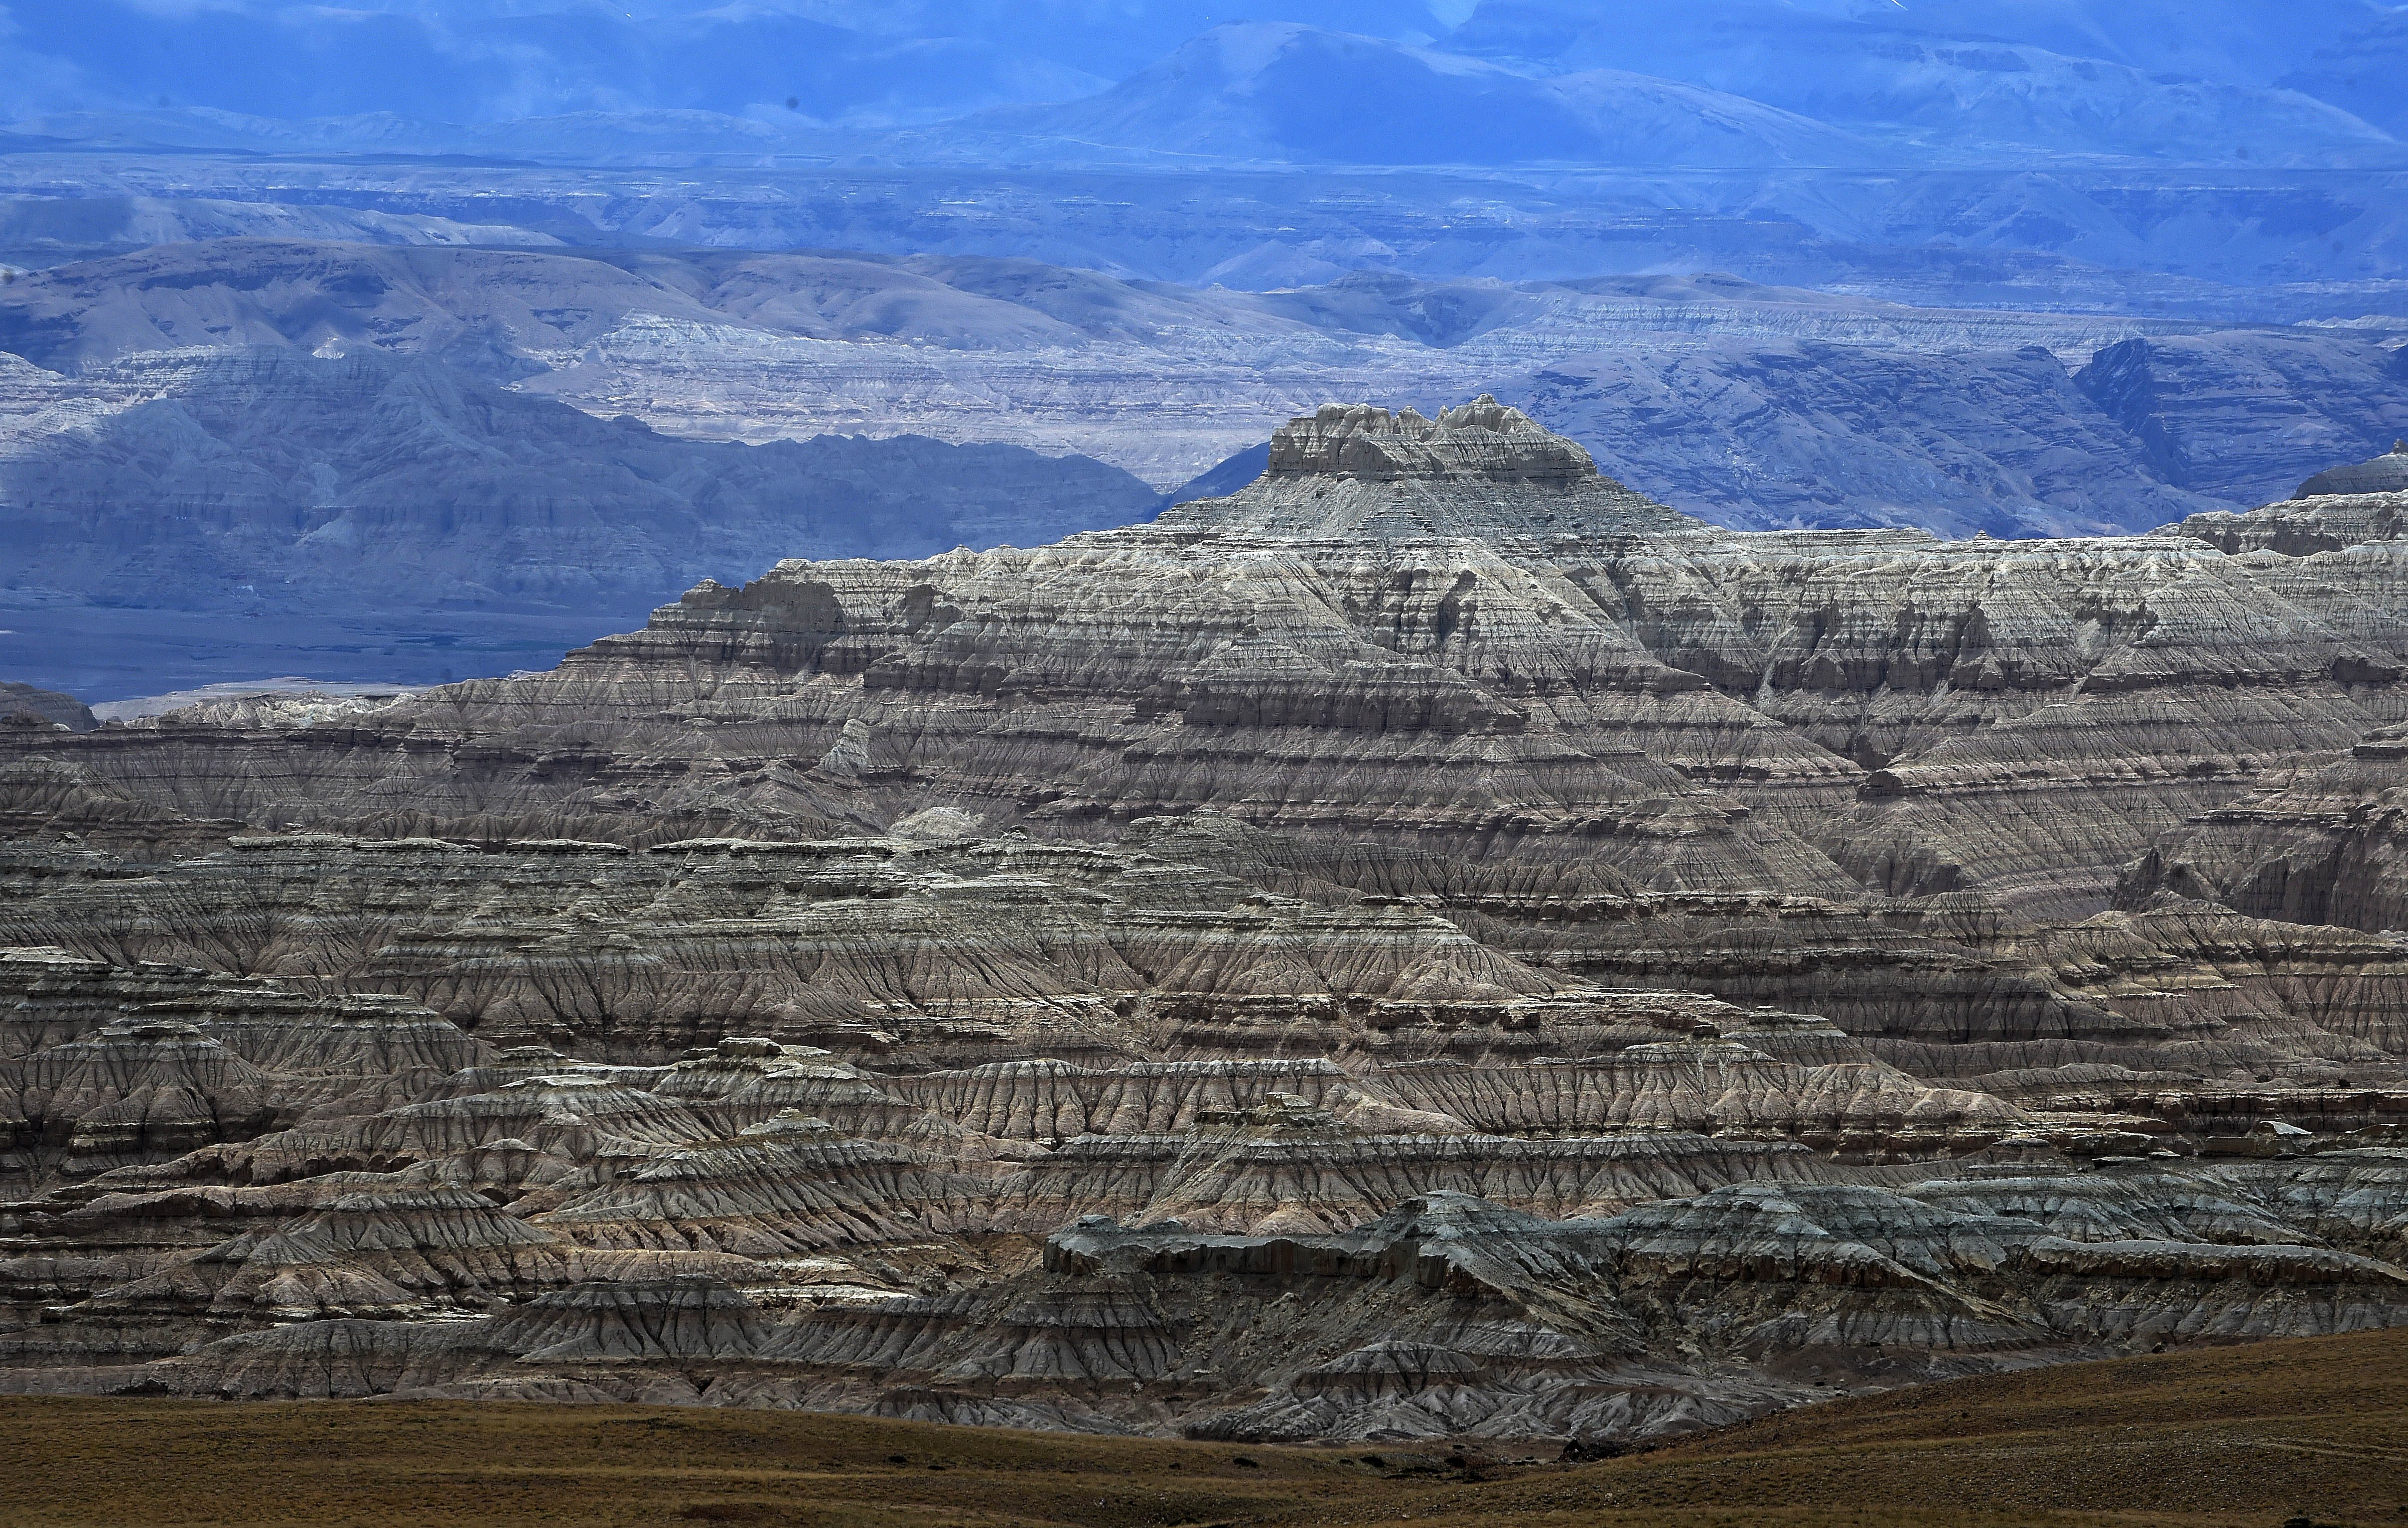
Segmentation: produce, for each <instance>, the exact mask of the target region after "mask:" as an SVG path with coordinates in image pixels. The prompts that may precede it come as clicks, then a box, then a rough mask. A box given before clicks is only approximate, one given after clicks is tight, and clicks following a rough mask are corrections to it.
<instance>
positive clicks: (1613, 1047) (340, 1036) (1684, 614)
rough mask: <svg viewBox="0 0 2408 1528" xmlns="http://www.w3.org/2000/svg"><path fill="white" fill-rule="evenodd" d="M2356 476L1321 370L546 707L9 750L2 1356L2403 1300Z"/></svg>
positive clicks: (617, 645)
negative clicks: (2153, 523) (2143, 519)
mask: <svg viewBox="0 0 2408 1528" xmlns="http://www.w3.org/2000/svg"><path fill="white" fill-rule="evenodd" d="M2369 470H2370V472H2372V474H2373V476H2372V477H2371V478H2369V479H2368V481H2369V482H2376V480H2380V482H2379V483H2377V486H2378V487H2379V488H2380V490H2381V491H2379V492H2375V493H2372V494H2356V495H2349V496H2341V497H2335V496H2332V495H2328V494H2318V495H2312V496H2311V497H2305V498H2302V499H2299V500H2294V501H2289V502H2286V503H2284V504H2281V505H2276V506H2270V507H2269V508H2268V509H2267V510H2264V511H2258V512H2253V513H2251V514H2247V515H2223V514H2218V515H2204V516H2199V517H2195V518H2194V519H2192V520H2190V521H2186V522H2184V523H2183V524H2182V525H2180V526H2170V527H2167V528H2166V529H2165V530H2164V531H2161V532H2160V533H2158V534H2157V535H2154V536H2151V537H2145V538H2134V539H2128V540H2098V541H2043V542H2014V543H2004V542H1988V541H1972V542H1941V541H1934V540H1931V539H1929V538H1927V537H1923V536H1920V535H1908V534H1899V533H1888V532H1880V533H1786V534H1772V535H1738V534H1733V533H1729V532H1725V531H1719V530H1715V529H1713V528H1711V527H1707V526H1702V525H1699V523H1697V522H1694V521H1690V520H1688V519H1686V518H1685V517H1683V516H1680V515H1678V514H1676V513H1674V512H1671V511H1669V510H1666V509H1664V508H1663V507H1661V506H1659V505H1655V504H1652V503H1650V502H1649V501H1647V500H1646V499H1645V498H1643V497H1641V496H1639V495H1636V494H1633V493H1630V492H1629V491H1628V490H1627V489H1625V488H1623V487H1621V486H1620V485H1618V484H1615V483H1613V482H1611V481H1610V480H1607V479H1604V478H1602V477H1600V476H1599V475H1598V473H1597V471H1596V469H1595V468H1594V466H1593V465H1592V464H1591V463H1590V462H1589V460H1588V458H1587V456H1586V454H1584V453H1583V452H1582V451H1581V450H1580V448H1579V447H1578V446H1576V445H1573V444H1571V443H1570V442H1569V441H1565V440H1560V439H1559V438H1556V437H1554V436H1551V435H1549V434H1547V433H1546V432H1545V431H1543V430H1541V429H1540V428H1538V427H1537V426H1536V425H1532V424H1531V423H1530V422H1529V421H1528V420H1527V419H1525V418H1523V417H1522V416H1521V415H1519V414H1518V413H1516V412H1514V411H1512V410H1509V409H1503V408H1500V407H1498V406H1497V405H1496V404H1494V403H1493V402H1491V401H1489V400H1486V399H1483V400H1480V401H1478V402H1476V403H1474V404H1471V405H1467V406H1465V407H1464V408H1461V409H1456V410H1450V411H1446V412H1445V413H1444V414H1443V415H1441V417H1440V418H1438V419H1435V420H1431V419H1425V418H1422V417H1421V416H1419V415H1416V414H1412V413H1411V412H1410V411H1408V412H1406V413H1404V414H1390V413H1387V412H1386V411H1379V410H1369V409H1360V408H1353V409H1349V408H1334V407H1333V408H1328V409H1324V410H1323V411H1321V412H1320V413H1318V414H1317V415H1313V416H1309V417H1307V418H1304V419H1300V420H1298V421H1297V422H1296V423H1295V424H1294V425H1291V426H1289V427H1288V428H1287V429H1286V430H1283V432H1282V433H1281V435H1280V437H1279V439H1278V440H1276V441H1275V442H1274V446H1273V450H1272V453H1271V459H1270V466H1269V470H1268V471H1267V472H1266V473H1265V475H1264V476H1263V478H1262V479H1261V480H1260V481H1258V482H1257V483H1254V484H1253V485H1252V486H1250V487H1248V488H1247V489H1245V490H1244V491H1243V492H1241V493H1240V494H1238V495H1236V496H1234V497H1230V498H1226V499H1221V500H1213V501H1207V502H1202V503H1197V504H1192V505H1186V506H1183V507H1181V508H1180V509H1178V510H1176V511H1173V512H1169V513H1168V514H1166V515H1165V516H1164V517H1163V518H1162V520H1161V521H1159V522H1158V523H1156V524H1154V525H1153V526H1141V527H1132V528H1130V529H1127V530H1122V531H1113V532H1106V533H1100V534H1095V535H1087V536H1081V537H1074V538H1072V539H1070V540H1069V541H1064V542H1061V543H1058V544H1057V545H1055V546H1052V547H1047V548H1039V549H1035V550H1015V549H1010V548H1006V549H1001V550H998V551H996V552H992V553H982V554H973V553H968V552H959V553H954V554H952V555H947V556H944V557H938V558H932V559H927V560H925V561H922V562H914V563H872V562H834V563H792V562H790V563H785V564H781V566H780V567H779V568H778V569H775V570H773V571H772V572H771V573H769V574H768V575H767V576H765V577H764V578H762V579H760V580H757V581H755V582H754V583H753V584H748V585H746V586H745V587H743V588H741V589H729V588H722V587H720V586H717V585H714V584H706V585H705V586H703V587H701V588H699V589H697V590H695V591H694V592H692V593H690V594H689V595H687V596H686V597H685V598H683V599H682V600H681V601H680V602H679V603H678V604H677V605H674V606H671V607H668V608H667V609H664V610H663V611H661V612H660V613H657V614H656V615H655V617H654V619H653V621H652V624H651V626H650V627H647V628H646V629H645V630H644V631H641V632H638V633H632V634H629V635H626V636H622V637H613V638H609V639H606V640H604V641H600V642H597V643H596V644H595V645H594V646H593V647H592V648H589V649H586V650H584V651H583V652H581V653H579V654H577V655H575V656H572V657H571V659H570V660H569V661H568V662H566V663H565V664H564V665H563V666H562V667H561V668H560V669H559V670H555V671H553V672H552V673H548V674H540V675H532V676H523V677H518V678H513V679H509V680H500V681H480V682H476V683H473V684H468V685H451V686H447V687H445V688H444V689H442V690H438V691H434V692H430V693H428V694H426V695H423V696H419V697H416V698H413V699H408V700H405V701H402V702H399V703H397V704H386V703H373V702H361V703H340V702H322V701H313V702H309V703H307V704H302V705H292V706H259V705H255V704H253V705H249V706H246V707H242V708H232V707H196V708H193V710H190V711H187V712H184V713H180V714H170V715H168V716H166V717H163V718H159V719H157V720H156V722H155V723H154V724H152V725H148V726H143V727H135V728H128V727H122V726H110V727H105V728H100V729H98V730H96V731H92V732H86V733H80V734H78V733H69V732H65V731H62V730H59V729H58V728H54V727H22V728H12V729H7V731H6V732H5V733H0V813H5V823H6V825H7V831H8V832H9V833H10V834H11V835H12V837H13V842H12V843H9V844H8V845H7V847H6V848H5V850H0V944H6V945H10V946H15V947H16V949H17V952H18V953H15V954H11V955H7V956H0V994H5V1004H6V1007H7V1017H6V1021H5V1023H0V1131H5V1132H7V1156H6V1158H5V1160H0V1172H5V1174H6V1175H7V1191H8V1193H9V1195H10V1196H11V1197H12V1198H13V1199H14V1200H15V1203H14V1204H12V1205H11V1206H10V1207H9V1208H7V1210H6V1211H5V1212H0V1215H5V1220H0V1233H5V1235H6V1236H7V1245H6V1247H5V1248H0V1298H5V1300H6V1302H7V1305H6V1310H7V1315H6V1317H5V1319H6V1320H7V1322H8V1323H9V1324H8V1326H7V1328H6V1329H5V1331H0V1371H5V1377H0V1383H5V1384H7V1385H8V1386H12V1387H15V1388H19V1389H30V1390H85V1391H162V1390H164V1391H173V1392H177V1393H193V1394H208V1395H227V1396H295V1395H299V1396H308V1395H337V1394H370V1393H395V1392H408V1393H440V1394H454V1395H488V1394H490V1395H515V1396H538V1397H552V1398H561V1399H576V1398H611V1397H617V1398H636V1397H641V1398H650V1399H656V1400H657V1399H677V1400H685V1401H695V1400H699V1401H702V1402H705V1403H709V1404H725V1405H813V1406H836V1407H842V1408H854V1409H873V1410H877V1411H880V1412H883V1413H887V1414H893V1415H903V1416H918V1417H934V1418H943V1419H948V1420H972V1421H993V1422H1009V1423H1014V1424H1021V1425H1043V1426H1058V1427H1074V1428H1096V1429H1114V1430H1123V1429H1125V1430H1137V1431H1173V1432H1178V1431H1184V1432H1190V1433H1195V1434H1202V1435H1211V1436H1226V1437H1279V1438H1301V1437H1314V1436H1337V1437H1372V1436H1386V1435H1399V1434H1404V1435H1420V1434H1448V1433H1480V1434H1489V1435H1498V1436H1533V1435H1546V1436H1574V1437H1580V1438H1583V1439H1586V1440H1590V1441H1608V1440H1614V1439H1628V1438H1637V1437H1649V1436H1656V1435H1662V1434H1667V1433H1670V1432H1676V1431H1680V1430H1684V1429H1686V1428H1690V1427H1695V1426H1699V1425H1706V1424H1711V1423H1713V1422H1715V1421H1718V1420H1729V1419H1733V1418H1737V1417H1742V1416H1745V1415H1750V1414H1753V1413H1755V1412H1758V1411H1761V1410H1764V1409H1766V1408H1769V1407H1772V1406H1778V1405H1786V1404H1790V1403H1792V1402H1795V1401H1798V1400H1801V1399H1809V1398H1812V1397H1813V1396H1815V1395H1817V1394H1821V1393H1828V1392H1829V1391H1832V1390H1833V1389H1836V1388H1842V1387H1845V1386H1849V1385H1862V1384H1892V1383H1905V1382H1911V1381H1913V1380H1915V1379H1918V1378H1922V1377H1933V1376H1939V1375H1945V1374H1954V1373H1962V1372H1967V1371H1969V1370H1974V1369H1980V1368H1984V1367H1996V1366H2000V1365H2006V1364H2019V1363H2030V1362H2049V1361H2052V1360H2057V1359H2063V1358H2066V1357H2071V1356H2075V1355H2079V1354H2087V1353H2093V1352H2100V1351H2112V1350H2116V1349H2119V1348H2127V1347H2131V1346H2140V1347H2148V1346H2153V1345H2155V1344H2157V1343H2160V1342H2180V1341H2186V1340H2200V1339H2208V1338H2222V1337H2241V1336H2249V1335H2257V1334H2267V1333H2307V1332H2324V1331H2335V1330H2345V1329H2349V1328H2353V1327H2361V1326H2367V1325H2376V1324H2388V1323H2390V1322H2392V1321H2394V1320H2396V1319H2400V1318H2401V1313H2402V1312H2403V1310H2408V1273H2404V1272H2403V1271H2402V1270H2401V1267H2400V1266H2399V1265H2398V1263H2399V1259H2400V1258H2401V1256H2402V1255H2403V1252H2408V1248H2402V1247H2401V1246H2400V1245H2398V1244H2399V1236H2400V1226H2401V1223H2402V1220H2401V1216H2402V1208H2401V1206H2402V1204H2403V1202H2408V1150H2402V1149H2401V1148H2400V1146H2398V1145H2396V1144H2395V1143H2396V1142H2397V1141H2398V1139H2399V1136H2400V1132H2401V1125H2402V1122H2403V1117H2408V1076H2403V1060H2408V1008H2403V992H2408V941H2403V940H2402V939H2401V937H2400V936H2398V935H2397V934H2396V933H2393V932H2390V931H2389V930H2392V929H2393V928H2395V927H2396V926H2397V925H2398V924H2399V923H2400V922H2402V921H2408V919H2399V918H2394V917H2393V916H2391V915H2390V914H2388V913H2386V911H2385V909H2386V908H2387V907H2389V906H2390V905H2391V904H2392V902H2393V901H2400V900H2401V894H2400V893H2399V891H2398V890H2397V887H2396V885H2395V882H2396V881H2397V876H2396V875H2395V874H2393V872H2392V858H2395V857H2394V855H2393V839H2394V838H2396V836H2397V835H2396V833H2394V832H2393V829H2392V828H2391V826H2390V825H2389V819H2388V817H2387V816H2386V815H2385V813H2386V812H2387V811H2388V810H2389V807H2388V805H2387V804H2386V803H2387V800H2388V799H2387V796H2386V795H2385V792H2386V791H2388V790H2389V789H2390V787H2391V785H2392V784H2395V783H2394V782H2391V781H2390V780H2389V777H2388V776H2387V775H2385V774H2384V773H2383V772H2382V771H2384V770H2385V769H2386V768H2388V767H2389V764H2390V763H2392V762H2396V761H2397V759H2398V757H2400V756H2401V753H2402V752H2403V750H2402V748H2401V745H2400V744H2399V742H2397V734H2398V731H2399V728H2400V726H2401V723H2402V722H2403V721H2408V704H2403V700H2408V691H2403V688H2402V685H2401V674H2402V671H2403V668H2408V600H2403V598H2402V594H2403V591H2402V589H2401V577H2402V571H2403V568H2402V562H2401V556H2402V547H2403V543H2402V542H2401V541H2400V540H2399V539H2398V537H2397V533H2396V525H2397V522H2398V519H2399V510H2400V507H2401V506H2398V505H2394V504H2393V503H2392V502H2391V500H2392V499H2393V498H2395V497H2402V496H2401V495H2396V494H2394V493H2392V492H2391V490H2390V489H2389V488H2388V487H2387V486H2382V484H2384V483H2388V481H2389V480H2388V479H2387V478H2383V477H2382V472H2383V468H2382V467H2381V465H2380V464H2378V465H2377V466H2376V467H2374V468H2370V469H2369ZM2349 483H2350V484H2351V485H2359V483H2358V479H2357V478H2352V479H2350V480H2349ZM2403 502H2408V498H2404V499H2403ZM2386 835H2388V836H2386Z"/></svg>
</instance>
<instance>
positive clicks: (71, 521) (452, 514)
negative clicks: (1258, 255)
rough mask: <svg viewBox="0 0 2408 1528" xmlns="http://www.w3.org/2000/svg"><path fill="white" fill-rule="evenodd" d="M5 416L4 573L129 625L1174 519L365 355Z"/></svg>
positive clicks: (645, 581) (953, 467) (915, 459)
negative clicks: (650, 421)
mask: <svg viewBox="0 0 2408 1528" xmlns="http://www.w3.org/2000/svg"><path fill="white" fill-rule="evenodd" d="M0 396H5V398H6V404H5V409H6V417H5V418H0V535H5V536H6V537H7V539H8V541H10V543H11V545H12V547H13V549H14V553H15V555H13V556H12V557H11V559H10V562H9V566H8V568H7V570H6V573H5V574H4V575H0V577H5V579H6V582H7V584H8V585H9V586H10V587H12V588H16V589H21V590H23V589H40V590H51V591H65V592H69V593H72V594H75V595H78V596H81V597H85V598H99V599H103V600H107V601H108V602H111V603H115V604H133V605H145V606H174V607H182V608H191V609H212V608H216V609H222V608H226V607H229V606H231V607H233V608H236V609H250V610H272V611H279V612H285V611H294V610H319V611H328V610H333V611H354V610H359V609H363V608H394V607H398V608H401V609H405V610H409V611H413V612H419V613H433V612H435V611H437V610H440V609H443V608H447V607H448V608H452V609H464V608H465V609H480V608H483V609H493V608H552V609H569V610H578V609H583V610H593V611H602V610H609V609H614V608H620V607H624V606H625V605H627V604H629V603H637V604H640V603H642V602H643V601H644V600H646V599H647V598H653V597H655V596H656V594H657V592H658V591H661V590H664V589H669V588H675V587H677V586H678V585H680V584H686V583H688V582H690V581H691V580H693V579H694V578H695V577H696V576H697V575H702V574H706V573H709V572H710V571H713V570H717V571H732V570H734V569H748V568H751V567H754V566H757V565H758V564H759V563H760V562H762V561H763V560H765V559H769V558H774V557H777V556H780V555H786V554H788V553H791V552H792V551H794V550H795V549H796V547H798V546H803V547H817V548H819V549H822V550H824V552H826V553H828V554H830V555H859V554H865V553H867V554H873V555H893V554H896V553H903V554H906V555H911V554H925V553H926V552H929V551H935V550H939V549H942V548H945V547H950V546H955V545H960V544H963V543H965V542H969V543H978V544H992V543H994V542H995V541H1003V540H1011V539H1017V540H1021V541H1040V540H1046V539H1050V538H1052V537H1054V536H1057V535H1060V534H1063V533H1065V532H1068V531H1070V530H1074V529H1085V528H1089V527H1094V526H1111V525H1119V524H1123V523H1125V522H1126V521H1129V520H1132V519H1137V518H1141V517H1143V516H1145V515H1146V514H1148V513H1150V512H1152V511H1153V509H1154V507H1155V505H1156V503H1157V502H1158V500H1157V499H1156V498H1155V497H1154V494H1153V493H1152V491H1151V490H1149V489H1148V488H1147V487H1146V486H1145V485H1144V484H1143V483H1139V482H1138V481H1137V480H1136V479H1134V478H1132V477H1130V476H1128V475H1127V474H1126V473H1125V472H1121V471H1119V470H1117V469H1115V468H1109V467H1106V466H1104V465H1103V464H1102V463H1100V462H1096V461H1093V460H1090V459H1088V458H1085V457H1079V456H1072V457H1062V458H1049V457H1044V456H1039V455H1038V454H1034V453H1032V452H1028V451H1025V450H1024V449H1021V448H1019V447H1015V446H955V445H945V444H942V443H939V442H938V441H934V440H926V439H925V438H921V437H911V436H905V437H900V438H897V439H895V440H879V441H871V440H854V439H847V438H842V437H827V438H821V439H816V440H807V441H799V442H797V441H779V442H774V443H771V444H768V445H764V446H757V447H755V446H741V445H732V444H718V443H706V442H699V441H687V440H673V439H670V438H667V437H664V436H661V435H658V434H656V433H655V432H653V431H652V429H650V428H649V427H648V426H645V425H640V424H638V423H637V422H636V421H634V420H632V419H622V420H610V421H606V420H600V419H595V418H594V417H592V416H591V415H588V414H585V413H582V412H581V411H577V410H574V409H570V408H566V407H565V406H563V405H561V404H559V403H555V402H552V401H551V400H549V399H543V398H533V397H526V396H521V395H518V394H515V393H510V392H507V391H504V390H501V389H499V388H495V387H494V386H492V385H490V384H489V383H486V382H480V381H479V380H477V379H475V378H473V377H470V376H467V375H465V374H463V373H461V372H459V371H456V370H454V369H452V368H449V367H446V366H444V365H442V364H440V363H438V362H435V361H430V360H425V359H415V360H410V359H400V358H388V357H386V356H384V355H382V354H380V353H374V352H369V353H363V354H358V355H351V356H344V357H339V358H325V359H321V358H317V357H313V356H309V355H306V354H303V353H300V352H299V351H297V350H295V349H290V348H284V347H280V346H279V347H268V346H253V347H250V348H244V349H222V350H202V351H171V352H165V353H150V354H145V355H141V356H139V357H136V358H134V359H129V360H125V361H120V362H116V363H112V364H110V365H108V366H105V367H99V368H91V369H88V370H86V371H85V372H83V373H82V374H81V375H79V376H77V377H74V378H65V377H61V376H59V375H56V374H54V373H51V372H48V371H44V370H41V369H39V368H36V367H34V366H32V365H30V364H28V363H26V362H23V361H20V360H17V359H15V358H14V357H6V358H0ZM1035 505H1041V506H1042V508H1041V509H1039V508H1032V507H1030V506H1035Z"/></svg>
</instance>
